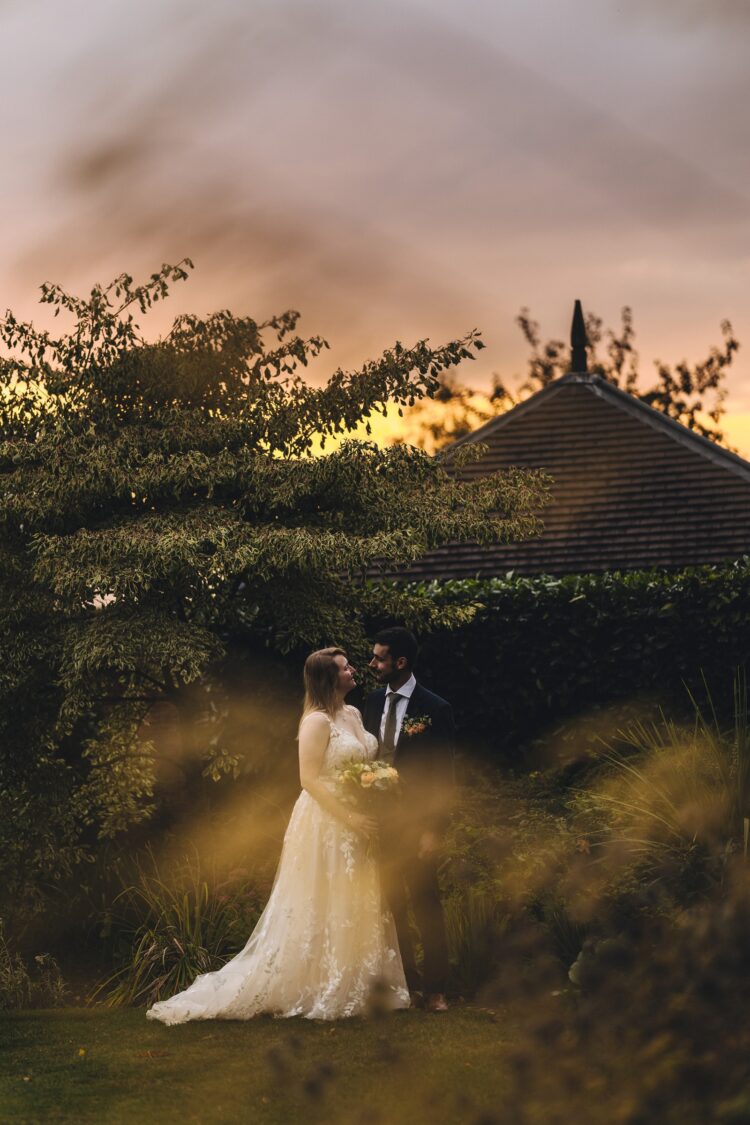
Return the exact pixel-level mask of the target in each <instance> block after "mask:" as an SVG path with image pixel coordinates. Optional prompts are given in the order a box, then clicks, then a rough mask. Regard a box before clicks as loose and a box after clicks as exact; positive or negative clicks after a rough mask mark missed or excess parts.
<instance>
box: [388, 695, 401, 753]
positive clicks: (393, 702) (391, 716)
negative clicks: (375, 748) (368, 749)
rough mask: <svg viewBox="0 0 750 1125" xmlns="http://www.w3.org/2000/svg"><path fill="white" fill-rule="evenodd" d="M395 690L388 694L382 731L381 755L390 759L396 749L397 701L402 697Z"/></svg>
mask: <svg viewBox="0 0 750 1125" xmlns="http://www.w3.org/2000/svg"><path fill="white" fill-rule="evenodd" d="M403 698H404V696H403V695H399V694H398V692H397V691H392V692H391V693H390V695H389V696H388V699H387V703H388V714H387V715H386V717H385V730H384V731H383V756H384V758H385V759H386V761H390V760H391V759H392V758H393V755H394V753H395V751H396V709H397V708H398V705H399V701H400V700H401V699H403Z"/></svg>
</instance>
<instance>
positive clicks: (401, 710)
mask: <svg viewBox="0 0 750 1125" xmlns="http://www.w3.org/2000/svg"><path fill="white" fill-rule="evenodd" d="M416 686H417V681H416V680H415V678H414V675H413V674H412V675H411V676H409V679H408V680H407V681H406V683H405V684H403V685H402V686H401V687H400V688H399V689H398V691H395V692H393V691H391V689H390V686H389V687H388V688H386V692H385V707H384V708H383V718H382V719H381V720H380V745H381V746H382V745H383V739H384V737H385V720H386V719H387V717H388V711H389V710H390V702H389V700H390V697H391V696H392V695H400V696H401V697H402V698H401V699H399V701H398V703H397V704H396V734H395V737H394V739H393V746H394V749H395V747H396V746H398V740H399V737H400V735H401V725H402V723H403V721H404V717H405V716H406V708H407V707H408V706H409V700H410V699H411V696H412V692H413V691H414V688H415V687H416Z"/></svg>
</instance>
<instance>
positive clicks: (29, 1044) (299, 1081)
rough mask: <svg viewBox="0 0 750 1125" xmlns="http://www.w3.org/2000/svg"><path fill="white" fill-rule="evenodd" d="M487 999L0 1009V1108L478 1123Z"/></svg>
mask: <svg viewBox="0 0 750 1125" xmlns="http://www.w3.org/2000/svg"><path fill="white" fill-rule="evenodd" d="M511 1041H512V1033H511V1032H510V1031H509V1029H508V1028H507V1026H506V1025H505V1022H504V1019H503V1017H502V1016H501V1015H500V1014H499V1013H492V1012H488V1011H484V1010H478V1009H472V1008H467V1007H456V1008H453V1009H451V1011H450V1012H447V1013H444V1014H440V1015H435V1014H432V1015H431V1014H427V1013H424V1012H419V1011H414V1012H399V1013H395V1014H393V1015H391V1016H388V1017H386V1018H384V1019H381V1020H371V1021H365V1020H344V1021H340V1022H337V1023H334V1024H331V1023H322V1022H321V1023H312V1022H309V1021H307V1020H301V1019H295V1020H274V1019H272V1018H269V1017H261V1018H259V1019H255V1020H250V1021H248V1022H246V1023H245V1022H230V1021H212V1022H206V1023H203V1022H198V1023H190V1024H186V1025H183V1026H181V1027H172V1028H169V1027H164V1026H163V1025H162V1024H156V1023H151V1022H148V1021H147V1020H146V1018H145V1015H144V1012H143V1010H142V1009H126V1010H121V1011H115V1012H112V1011H106V1010H103V1009H80V1008H62V1009H55V1010H51V1011H21V1012H5V1013H0V1122H2V1125H11V1123H21V1122H23V1123H24V1125H26V1123H28V1125H31V1123H35V1122H61V1121H64V1122H95V1123H96V1125H115V1123H119V1122H128V1123H130V1122H136V1121H138V1122H143V1123H144V1125H150V1123H151V1122H157V1123H159V1125H161V1123H162V1122H164V1123H169V1122H180V1123H186V1122H200V1123H201V1125H203V1123H206V1125H218V1123H220V1122H221V1123H226V1125H230V1123H232V1125H235V1123H238V1122H253V1123H255V1122H257V1123H258V1125H263V1123H265V1122H285V1123H287V1122H297V1121H300V1122H305V1123H308V1122H310V1123H312V1122H317V1121H326V1122H352V1123H356V1122H361V1123H362V1125H376V1123H382V1125H391V1123H392V1122H393V1123H400V1122H410V1123H412V1122H413V1123H421V1122H430V1125H433V1123H436V1125H437V1123H441V1122H445V1123H451V1125H455V1123H457V1122H467V1123H475V1122H476V1123H477V1125H479V1123H481V1122H482V1121H492V1120H493V1119H494V1118H495V1115H497V1119H498V1120H503V1119H504V1114H503V1101H504V1091H507V1086H508V1084H507V1078H506V1074H507V1071H506V1068H505V1066H504V1063H503V1055H504V1052H505V1050H506V1048H507V1047H508V1045H509V1043H510V1042H511Z"/></svg>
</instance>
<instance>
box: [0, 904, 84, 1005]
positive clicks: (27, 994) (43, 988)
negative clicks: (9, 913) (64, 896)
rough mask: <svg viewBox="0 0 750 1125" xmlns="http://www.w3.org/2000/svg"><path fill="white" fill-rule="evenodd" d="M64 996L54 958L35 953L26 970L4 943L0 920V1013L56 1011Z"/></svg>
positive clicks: (20, 958)
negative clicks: (12, 1011)
mask: <svg viewBox="0 0 750 1125" xmlns="http://www.w3.org/2000/svg"><path fill="white" fill-rule="evenodd" d="M67 995H68V987H67V985H66V983H65V981H64V980H63V976H62V973H61V972H60V967H59V965H58V964H57V961H56V960H55V958H54V957H52V956H51V954H49V953H37V954H36V955H35V956H34V959H33V963H32V965H31V968H29V967H28V965H27V963H26V961H25V960H24V958H23V957H22V956H21V954H20V953H18V952H17V951H16V950H14V949H13V948H12V947H11V945H10V943H9V942H8V940H7V939H6V937H5V931H4V926H3V921H2V919H0V1011H3V1010H8V1009H10V1008H56V1007H59V1006H60V1005H61V1004H63V1003H64V1002H65V1000H66V998H67Z"/></svg>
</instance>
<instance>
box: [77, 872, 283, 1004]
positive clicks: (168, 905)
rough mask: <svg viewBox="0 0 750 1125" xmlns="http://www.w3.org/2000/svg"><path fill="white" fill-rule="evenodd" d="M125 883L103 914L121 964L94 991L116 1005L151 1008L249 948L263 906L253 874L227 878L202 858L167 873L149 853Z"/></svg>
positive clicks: (240, 873) (94, 997)
mask: <svg viewBox="0 0 750 1125" xmlns="http://www.w3.org/2000/svg"><path fill="white" fill-rule="evenodd" d="M122 881H123V888H122V890H121V891H120V893H119V894H118V895H117V896H116V898H115V900H114V902H113V903H112V907H111V909H110V910H109V911H107V912H106V914H105V916H104V918H103V923H104V928H103V935H104V936H106V937H108V938H109V939H110V940H111V941H112V944H113V949H114V958H115V962H116V964H117V968H116V969H115V971H114V972H113V973H112V974H111V975H110V976H108V977H107V978H106V979H105V980H103V981H101V982H100V984H99V985H98V986H97V987H96V989H95V990H94V992H93V994H92V999H96V998H99V997H104V998H105V1000H106V1003H107V1004H108V1005H109V1006H111V1007H119V1006H120V1005H123V1004H138V1003H141V1004H144V1003H145V1004H147V1005H151V1004H153V1003H154V1002H155V1001H157V1000H161V999H164V998H166V997H168V996H172V995H173V994H174V993H175V992H180V991H181V990H182V989H184V988H187V987H188V985H189V984H191V983H192V981H193V980H194V979H195V977H196V976H197V975H198V974H199V973H206V972H212V971H213V970H215V969H219V968H221V966H222V965H223V964H224V962H225V961H226V960H227V959H228V958H229V957H230V956H232V955H233V954H235V953H237V952H239V950H240V949H241V948H242V947H243V946H244V945H245V943H246V941H247V939H248V937H249V936H250V933H251V931H252V929H253V927H254V925H255V923H256V922H257V920H258V917H259V915H260V912H261V909H262V905H263V904H262V894H261V891H260V890H259V889H258V887H257V885H256V884H255V883H254V882H253V881H252V880H251V879H250V877H249V875H248V873H247V872H245V871H242V870H238V871H234V872H230V873H229V874H228V875H227V876H226V877H225V878H221V877H220V876H219V875H218V874H217V872H216V869H215V868H214V867H212V868H209V869H208V870H205V869H204V867H203V866H202V864H201V861H200V859H199V858H198V856H197V855H194V856H184V857H183V859H182V860H181V861H179V862H178V863H177V864H176V865H175V866H174V867H170V870H169V871H168V872H166V871H164V870H163V866H162V865H160V863H159V861H158V860H157V859H156V857H155V856H154V854H153V852H152V851H150V850H148V851H147V853H146V856H145V857H144V859H143V860H139V861H137V862H136V864H135V868H134V872H133V875H132V881H130V882H128V881H127V880H126V879H125V878H123V880H122Z"/></svg>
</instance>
